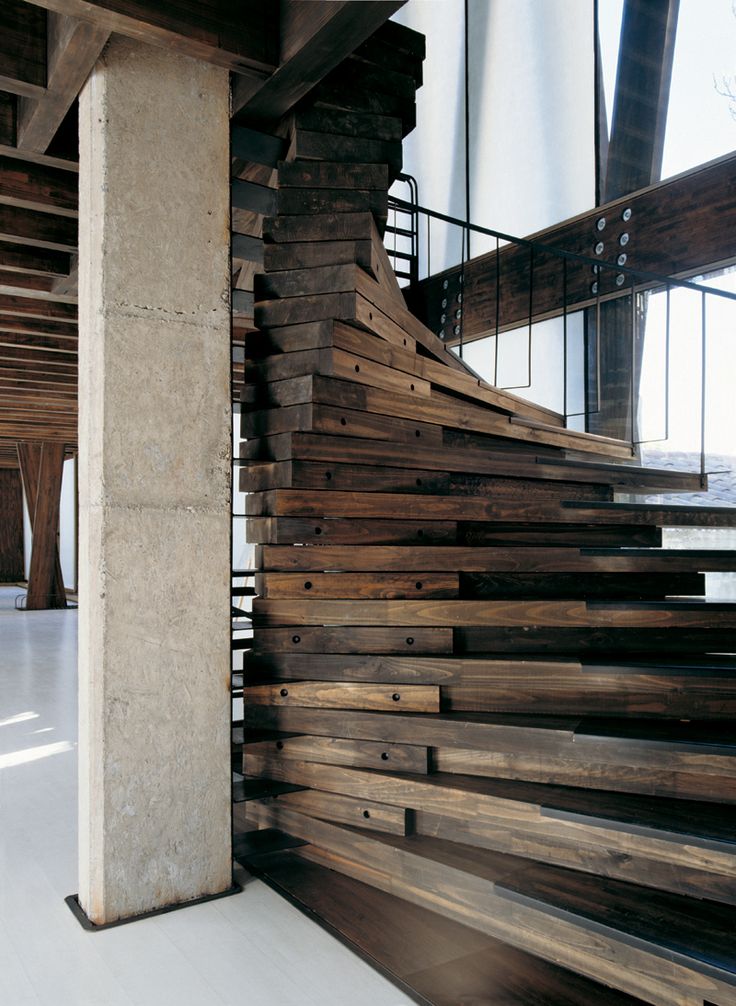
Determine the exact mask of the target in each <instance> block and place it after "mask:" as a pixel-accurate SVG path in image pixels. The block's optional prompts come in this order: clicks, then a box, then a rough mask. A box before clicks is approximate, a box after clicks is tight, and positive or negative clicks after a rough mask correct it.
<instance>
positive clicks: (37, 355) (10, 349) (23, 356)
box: [0, 342, 76, 371]
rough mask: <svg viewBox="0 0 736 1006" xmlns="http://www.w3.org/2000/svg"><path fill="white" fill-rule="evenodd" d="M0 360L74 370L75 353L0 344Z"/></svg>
mask: <svg viewBox="0 0 736 1006" xmlns="http://www.w3.org/2000/svg"><path fill="white" fill-rule="evenodd" d="M0 360H2V361H3V362H5V361H7V360H18V361H20V360H24V361H28V362H29V363H30V362H34V363H36V364H37V366H39V367H41V366H43V367H59V368H67V367H71V368H72V369H73V371H75V370H76V353H51V352H48V351H47V350H42V349H41V350H39V349H25V348H24V347H23V346H4V345H3V344H2V342H0Z"/></svg>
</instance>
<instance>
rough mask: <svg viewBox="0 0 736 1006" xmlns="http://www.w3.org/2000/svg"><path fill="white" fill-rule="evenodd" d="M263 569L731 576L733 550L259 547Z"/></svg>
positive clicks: (735, 557)
mask: <svg viewBox="0 0 736 1006" xmlns="http://www.w3.org/2000/svg"><path fill="white" fill-rule="evenodd" d="M258 556H259V561H260V562H261V563H262V566H261V568H262V569H264V570H281V571H295V572H301V571H314V570H322V569H329V570H333V571H336V570H345V571H353V570H361V571H366V572H368V571H375V572H392V571H395V572H401V571H403V570H407V569H412V570H424V571H430V570H431V571H434V572H437V571H440V570H445V571H448V572H449V571H453V572H455V571H457V572H464V573H487V572H492V573H535V572H536V573H560V572H582V573H589V572H599V573H624V572H644V573H656V572H669V573H680V572H691V571H693V570H695V571H697V572H732V571H736V551H734V550H731V549H713V550H709V549H655V548H598V549H593V548H557V547H548V548H546V547H543V546H540V547H537V548H512V547H506V548H503V547H495V548H488V547H485V548H484V547H482V546H479V547H478V548H463V547H452V546H448V547H443V548H438V547H432V546H422V547H415V546H393V547H381V546H365V547H345V548H341V547H339V546H335V545H332V546H329V545H327V546H321V547H320V548H318V549H312V548H304V549H295V548H293V547H291V546H278V545H265V546H263V547H262V548H260V549H259V552H258Z"/></svg>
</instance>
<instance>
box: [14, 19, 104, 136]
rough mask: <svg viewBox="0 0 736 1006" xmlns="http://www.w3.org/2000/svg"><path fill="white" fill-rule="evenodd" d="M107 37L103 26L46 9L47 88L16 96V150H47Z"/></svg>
mask: <svg viewBox="0 0 736 1006" xmlns="http://www.w3.org/2000/svg"><path fill="white" fill-rule="evenodd" d="M109 37H110V32H109V30H108V29H106V28H104V27H101V26H99V25H96V24H91V23H90V22H88V21H78V20H77V19H76V18H73V17H66V16H65V15H64V14H59V13H57V12H56V11H53V10H50V11H49V12H48V25H47V49H48V64H47V66H48V71H47V76H48V80H47V90H46V93H45V94H44V95H43V97H41V98H36V99H34V98H24V97H22V98H19V99H18V114H17V123H16V146H17V147H18V149H19V150H30V151H35V152H36V153H39V154H43V153H45V152H46V148H47V147H48V146H49V144H50V143H51V141H52V140H53V138H54V136H55V135H56V132H57V130H58V129H59V126H60V125H61V124H62V122H63V121H64V117H65V116H66V114H67V112H68V111H69V109H70V108H71V106H72V104H73V103H74V102H75V100H76V98H77V95H78V94H79V91H80V88H81V87H82V85H83V84H84V82H85V80H86V79H87V77H88V76H89V73H90V71H91V70H92V67H93V66H94V65H95V63H96V62H97V60H98V58H99V55H100V53H101V52H102V50H103V48H104V46H105V44H106V42H107V40H108V38H109Z"/></svg>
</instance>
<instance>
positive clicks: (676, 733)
mask: <svg viewBox="0 0 736 1006" xmlns="http://www.w3.org/2000/svg"><path fill="white" fill-rule="evenodd" d="M575 734H576V736H579V737H597V738H600V739H605V740H611V741H614V740H626V741H631V742H635V743H638V744H652V745H658V746H659V745H664V746H666V747H669V746H672V747H673V748H674V747H682V746H683V745H684V746H692V747H697V748H702V749H704V750H708V751H710V752H712V753H723V754H728V755H731V756H732V755H734V754H736V723H733V722H727V723H725V724H716V723H713V722H711V721H710V720H691V721H681V720H621V719H609V720H606V719H603V718H600V719H593V718H584V719H582V720H581V721H580V722H579V723H578V725H577V726H576V727H575Z"/></svg>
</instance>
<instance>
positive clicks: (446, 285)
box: [442, 279, 450, 290]
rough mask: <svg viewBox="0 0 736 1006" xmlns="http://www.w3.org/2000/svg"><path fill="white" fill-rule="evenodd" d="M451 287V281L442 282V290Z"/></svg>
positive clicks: (444, 280)
mask: <svg viewBox="0 0 736 1006" xmlns="http://www.w3.org/2000/svg"><path fill="white" fill-rule="evenodd" d="M449 285H450V281H449V280H446V279H443V280H442V289H443V290H446V289H447V288H448V286H449Z"/></svg>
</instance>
